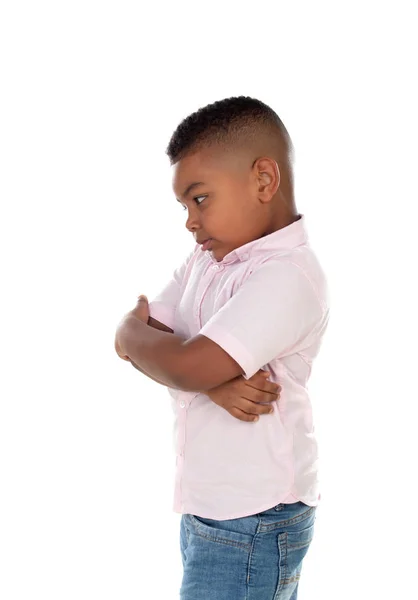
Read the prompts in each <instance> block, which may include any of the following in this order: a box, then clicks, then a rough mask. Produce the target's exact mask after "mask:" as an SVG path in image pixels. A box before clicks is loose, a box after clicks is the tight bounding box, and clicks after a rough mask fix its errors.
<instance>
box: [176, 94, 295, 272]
mask: <svg viewBox="0 0 418 600" xmlns="http://www.w3.org/2000/svg"><path fill="white" fill-rule="evenodd" d="M166 152H167V154H168V156H169V158H170V163H171V165H172V167H173V190H174V193H175V195H176V198H177V199H178V201H179V202H181V203H182V204H183V206H184V207H185V209H186V208H187V209H188V219H187V222H186V227H187V228H188V229H189V231H191V232H192V233H193V235H194V236H195V238H196V240H197V241H198V242H202V241H204V240H206V239H208V238H212V240H213V241H212V242H211V246H210V247H209V249H210V250H211V251H212V254H213V256H214V258H215V259H216V260H218V261H220V260H222V259H223V257H224V256H225V255H226V254H228V253H229V252H231V251H232V250H235V248H239V247H240V246H243V245H244V244H246V243H248V242H250V241H253V240H256V239H258V238H260V237H263V236H264V235H268V234H269V233H272V232H273V231H276V230H277V229H280V228H282V227H285V226H286V225H288V224H290V223H291V222H293V221H294V220H295V217H296V216H297V213H296V209H295V205H294V197H293V158H294V151H293V145H292V141H291V139H290V136H289V134H288V132H287V130H286V128H285V126H284V125H283V123H282V121H281V120H280V118H279V117H278V115H277V114H276V113H275V112H274V111H273V110H272V109H271V108H270V107H269V106H267V105H266V104H264V103H263V102H261V101H259V100H256V99H253V98H248V97H244V96H240V97H238V98H227V99H225V100H220V101H218V102H215V103H214V104H210V105H208V106H205V107H204V108H201V109H200V110H198V111H197V112H195V113H193V114H191V115H190V116H188V117H187V118H186V119H184V120H183V121H182V122H181V123H180V125H179V126H178V127H177V129H176V131H175V132H174V133H173V135H172V137H171V140H170V143H169V145H168V147H167V151H166ZM192 184H195V185H193V186H192Z"/></svg>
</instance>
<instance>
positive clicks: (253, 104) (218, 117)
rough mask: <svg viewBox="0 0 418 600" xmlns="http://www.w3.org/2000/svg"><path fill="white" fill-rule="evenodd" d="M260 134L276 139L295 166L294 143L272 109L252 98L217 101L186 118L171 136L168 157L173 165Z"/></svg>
mask: <svg viewBox="0 0 418 600" xmlns="http://www.w3.org/2000/svg"><path fill="white" fill-rule="evenodd" d="M261 132H264V133H267V134H268V136H273V137H275V138H276V139H277V141H278V142H279V143H280V145H281V147H282V148H283V150H284V153H285V154H286V158H287V159H288V160H289V161H290V162H293V155H294V149H293V144H292V140H291V138H290V135H289V133H288V131H287V129H286V127H285V126H284V124H283V122H282V120H281V119H280V117H279V116H278V115H277V114H276V112H275V111H274V110H273V109H272V108H270V106H268V105H267V104H265V103H264V102H261V100H257V99H256V98H250V97H249V96H237V97H232V98H225V99H224V100H218V101H217V102H214V103H213V104H208V105H207V106H204V107H203V108H200V109H199V110H198V111H196V112H194V113H192V114H191V115H189V116H188V117H186V118H185V119H184V120H183V121H182V122H181V123H180V124H179V125H178V127H177V129H176V130H175V131H174V133H173V135H172V136H171V139H170V142H169V144H168V146H167V149H166V154H167V155H168V157H169V159H170V163H171V165H173V164H175V163H176V162H178V161H179V160H180V159H182V158H183V157H184V156H186V155H187V154H191V153H193V152H195V151H198V150H201V149H202V148H207V147H210V146H213V145H217V146H220V147H222V148H225V149H228V148H230V147H231V146H234V145H236V144H238V143H239V144H243V143H245V140H250V139H254V138H255V136H257V134H258V133H261Z"/></svg>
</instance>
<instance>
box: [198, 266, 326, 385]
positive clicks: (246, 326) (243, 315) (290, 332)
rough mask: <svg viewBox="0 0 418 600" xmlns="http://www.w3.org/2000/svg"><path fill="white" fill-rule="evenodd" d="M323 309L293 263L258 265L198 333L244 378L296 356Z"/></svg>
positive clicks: (315, 292) (322, 314)
mask: <svg viewBox="0 0 418 600" xmlns="http://www.w3.org/2000/svg"><path fill="white" fill-rule="evenodd" d="M326 318H327V310H326V306H325V305H324V303H322V302H321V298H320V296H319V295H318V292H317V290H316V288H315V287H314V285H313V284H312V283H311V281H310V279H309V278H308V276H307V275H306V274H305V272H304V271H303V270H302V269H301V268H300V267H299V266H298V265H297V264H295V263H293V262H290V261H284V260H272V261H269V262H266V263H264V264H263V265H261V266H260V267H259V268H258V269H257V270H255V271H254V272H253V273H252V274H251V275H250V276H249V277H248V279H247V280H246V281H245V282H244V283H243V284H242V285H241V287H240V288H239V289H238V290H237V292H236V293H235V294H234V295H233V296H232V298H230V300H228V302H227V303H226V304H225V305H224V306H223V307H222V308H221V309H220V310H219V311H218V312H217V313H216V314H215V315H213V316H212V318H211V319H210V320H209V321H208V322H207V323H206V324H205V325H204V327H203V328H202V329H201V330H200V331H199V334H201V335H204V336H206V337H208V338H209V339H211V340H212V341H214V342H215V343H216V344H218V345H219V346H221V348H223V349H224V350H225V351H226V352H227V353H228V354H229V355H230V356H231V357H232V358H233V359H234V360H235V361H236V362H237V363H238V364H239V365H240V366H241V367H242V369H243V371H244V377H245V378H246V379H250V378H251V377H252V376H253V375H254V374H255V373H257V371H258V370H259V369H261V368H262V367H264V366H265V365H267V364H268V363H269V362H270V361H272V360H274V359H276V358H281V357H284V356H287V355H290V354H293V353H295V352H297V351H298V348H302V347H304V344H306V342H307V340H308V336H310V335H311V334H312V333H314V332H315V331H316V328H321V324H322V323H323V320H324V319H326Z"/></svg>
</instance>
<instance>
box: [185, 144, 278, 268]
mask: <svg viewBox="0 0 418 600" xmlns="http://www.w3.org/2000/svg"><path fill="white" fill-rule="evenodd" d="M257 190H258V188H257V178H256V177H255V176H254V172H253V169H252V164H251V161H248V159H247V160H246V159H245V158H244V157H238V156H230V155H222V156H216V155H214V153H210V152H209V151H207V150H206V151H205V150H201V151H198V152H195V153H194V154H191V155H189V156H185V157H184V158H182V159H181V160H179V161H178V162H177V163H176V164H175V165H173V191H174V194H175V196H176V199H177V200H178V201H179V202H180V203H181V204H182V206H183V209H184V210H185V211H187V220H186V227H187V229H188V230H189V231H190V232H191V233H192V234H193V236H194V237H195V239H196V241H197V242H198V243H200V242H203V241H205V240H208V239H210V240H211V241H210V242H208V243H207V244H205V245H204V246H203V249H204V250H206V249H207V251H208V252H211V253H212V256H213V257H214V259H215V260H217V261H221V260H222V259H223V258H224V257H225V256H226V255H227V254H228V253H229V252H232V250H235V249H236V248H239V247H240V246H243V245H244V244H246V243H248V242H250V241H252V240H254V239H257V238H258V237H261V235H262V233H260V231H262V230H263V227H264V226H265V223H264V221H265V219H266V214H265V206H264V205H263V204H262V203H260V202H259V200H258V196H257Z"/></svg>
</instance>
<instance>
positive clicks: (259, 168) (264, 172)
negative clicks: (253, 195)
mask: <svg viewBox="0 0 418 600" xmlns="http://www.w3.org/2000/svg"><path fill="white" fill-rule="evenodd" d="M254 170H255V176H256V179H257V186H258V189H257V196H258V198H259V200H260V201H261V202H270V200H271V199H272V198H273V196H274V194H275V193H276V192H277V190H278V189H279V186H280V169H279V165H278V164H277V162H276V161H275V160H274V159H273V158H269V157H267V156H263V157H262V158H258V159H257V160H256V161H255V163H254Z"/></svg>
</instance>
